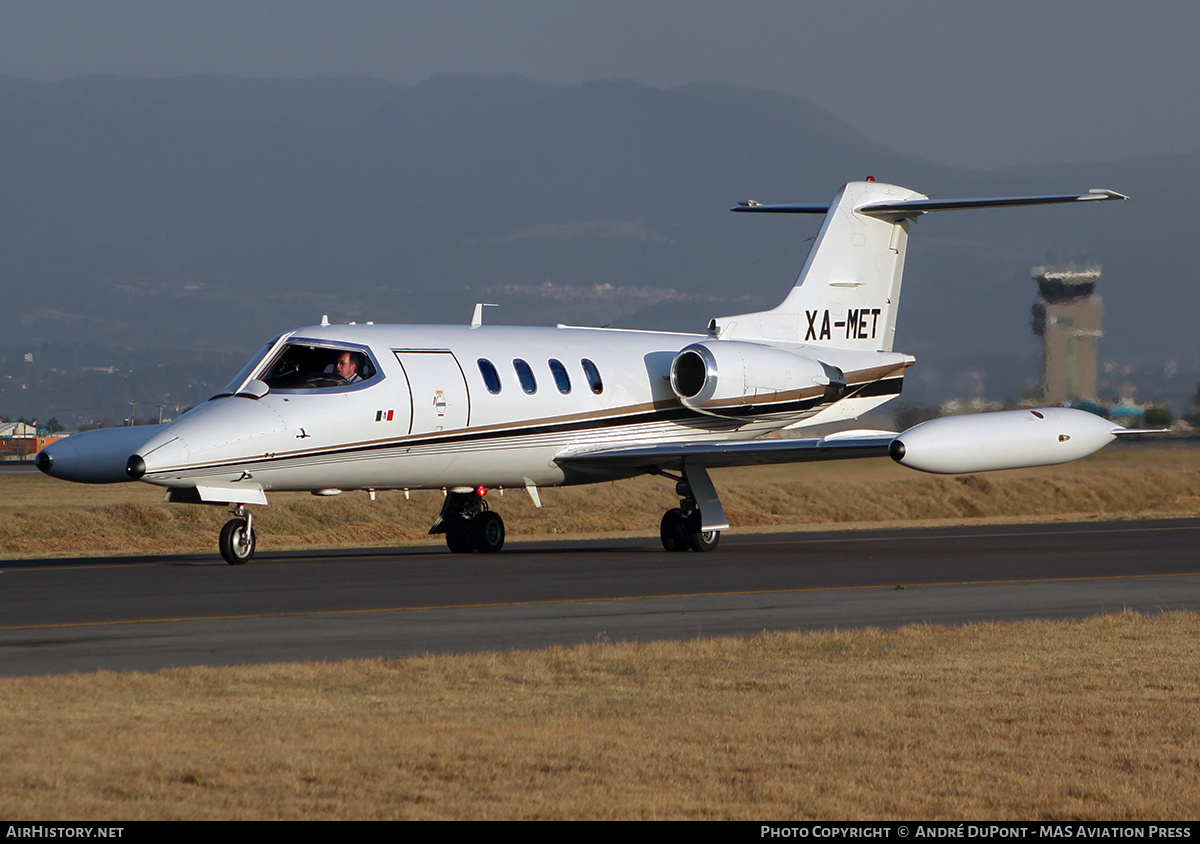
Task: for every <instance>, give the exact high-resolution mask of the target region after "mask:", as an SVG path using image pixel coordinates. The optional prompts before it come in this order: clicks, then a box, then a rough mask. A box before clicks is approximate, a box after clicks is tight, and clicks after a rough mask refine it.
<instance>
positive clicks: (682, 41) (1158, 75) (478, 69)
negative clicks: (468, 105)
mask: <svg viewBox="0 0 1200 844" xmlns="http://www.w3.org/2000/svg"><path fill="white" fill-rule="evenodd" d="M1198 42H1200V4H1197V3H1189V2H1155V0H1150V2H1140V3H1132V2H1112V0H1036V2H1032V1H1031V2H1026V1H1025V0H1004V2H991V3H977V2H968V0H955V2H941V1H940V0H916V2H905V0H887V2H876V0H869V2H868V0H843V2H832V0H831V2H827V3H815V2H799V0H791V1H790V2H774V1H772V2H712V1H711V0H688V2H683V0H659V2H655V0H602V2H600V1H598V2H569V0H437V2H423V1H422V2H382V0H341V2H315V1H314V0H195V2H182V1H181V0H106V2H92V0H77V1H76V2H70V1H69V0H0V74H9V75H14V76H22V77H26V78H31V79H39V80H55V79H61V78H64V77H69V76H77V75H81V74H89V73H117V74H126V75H133V76H144V77H163V76H175V75H180V74H187V73H227V74H234V75H242V76H273V77H302V76H328V75H342V74H355V75H363V76H373V77H380V78H385V79H390V80H394V81H397V82H403V83H416V82H420V81H421V80H423V79H426V78H428V77H429V76H431V75H433V74H436V73H446V72H449V73H515V74H520V75H523V76H528V77H531V78H534V79H539V80H544V81H550V82H581V81H585V80H589V79H601V78H603V79H632V80H636V81H640V82H646V83H649V84H653V85H658V86H674V85H679V84H684V83H688V82H728V83H735V84H741V85H749V86H753V87H757V88H763V89H768V90H777V91H785V92H787V93H791V94H795V95H797V96H800V97H804V98H805V99H808V100H811V101H812V102H815V103H817V104H818V105H821V106H823V107H825V108H827V109H829V110H830V111H832V112H834V113H835V114H837V115H838V116H840V117H841V118H843V119H844V120H846V121H848V122H849V123H851V124H852V125H854V126H857V127H858V128H859V129H861V130H862V131H864V132H866V133H867V134H869V135H871V136H873V137H875V138H877V139H879V140H881V141H884V142H886V143H889V144H890V145H892V146H893V147H895V148H897V149H899V150H902V151H904V152H909V153H914V154H918V155H921V156H923V157H925V158H928V159H930V160H933V161H937V162H940V163H946V164H954V165H959V166H966V167H990V166H996V165H1005V164H1022V165H1024V164H1052V163H1056V162H1061V161H1081V160H1083V161H1095V160H1106V159H1116V158H1124V157H1141V156H1147V155H1158V154H1170V153H1179V152H1197V151H1200V107H1198V106H1197V99H1196V90H1195V89H1196V86H1197V84H1198V83H1200V49H1197V47H1196V45H1197V43H1198Z"/></svg>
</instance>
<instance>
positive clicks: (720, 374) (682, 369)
mask: <svg viewBox="0 0 1200 844" xmlns="http://www.w3.org/2000/svg"><path fill="white" fill-rule="evenodd" d="M671 390H672V391H673V392H674V393H675V396H676V397H677V398H678V399H679V400H680V401H681V402H682V403H683V404H684V405H686V406H687V407H690V408H692V409H693V410H698V411H700V412H701V413H709V414H712V415H717V416H720V415H725V414H730V413H733V412H735V411H740V410H744V409H745V408H747V407H750V406H761V405H772V404H780V403H782V402H786V401H798V400H801V399H811V398H816V397H818V396H823V397H824V398H826V399H827V400H830V401H834V400H836V399H839V398H841V397H842V395H843V394H844V393H845V390H846V379H845V376H844V375H843V374H842V371H841V370H840V369H838V368H837V367H836V366H830V365H829V364H826V363H822V362H821V361H818V360H813V359H812V358H807V357H804V356H803V355H798V354H794V353H792V352H789V351H786V350H784V349H780V348H778V347H776V346H767V345H763V344H760V343H748V342H743V341H731V340H707V341H704V342H701V343H693V344H692V345H690V346H686V347H684V348H683V349H682V350H681V351H680V352H679V354H677V355H676V356H675V359H674V360H673V361H671ZM738 415H742V414H741V413H739V414H738Z"/></svg>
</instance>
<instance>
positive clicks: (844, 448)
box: [555, 431, 898, 475]
mask: <svg viewBox="0 0 1200 844" xmlns="http://www.w3.org/2000/svg"><path fill="white" fill-rule="evenodd" d="M897 436H898V434H896V433H894V432H891V431H848V432H844V433H840V434H831V435H830V436H828V437H817V438H812V437H809V438H804V439H800V438H796V439H762V440H712V441H700V442H677V443H656V444H654V445H637V446H617V447H612V446H607V447H599V448H587V449H581V450H579V451H573V452H569V453H567V454H562V455H559V456H558V457H557V458H556V460H555V462H557V463H558V464H559V465H560V466H562V467H563V468H564V469H567V470H575V471H580V472H584V473H596V474H601V475H605V474H610V473H613V472H614V471H621V470H641V471H646V470H654V469H676V470H678V469H682V468H683V467H684V466H685V465H686V466H688V467H695V468H705V469H718V468H722V467H726V466H762V465H766V464H769V463H807V462H811V461H815V460H845V459H848V458H855V457H887V456H888V447H889V446H890V445H891V444H892V440H894V439H895V438H896V437H897Z"/></svg>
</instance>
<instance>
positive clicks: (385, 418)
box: [375, 410, 396, 422]
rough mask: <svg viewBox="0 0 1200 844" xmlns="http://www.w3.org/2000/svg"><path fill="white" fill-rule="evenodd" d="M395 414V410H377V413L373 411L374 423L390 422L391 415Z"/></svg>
mask: <svg viewBox="0 0 1200 844" xmlns="http://www.w3.org/2000/svg"><path fill="white" fill-rule="evenodd" d="M395 412H396V411H395V410H377V411H375V421H376V422H391V421H392V414H393V413H395Z"/></svg>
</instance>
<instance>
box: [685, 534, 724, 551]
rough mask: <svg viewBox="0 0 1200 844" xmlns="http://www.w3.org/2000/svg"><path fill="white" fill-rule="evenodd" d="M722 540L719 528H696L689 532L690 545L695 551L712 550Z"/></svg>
mask: <svg viewBox="0 0 1200 844" xmlns="http://www.w3.org/2000/svg"><path fill="white" fill-rule="evenodd" d="M720 541H721V531H719V530H696V531H692V532H691V533H689V534H688V547H689V548H691V549H692V550H693V551H712V550H713V549H715V548H716V547H717V543H718V542H720Z"/></svg>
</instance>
